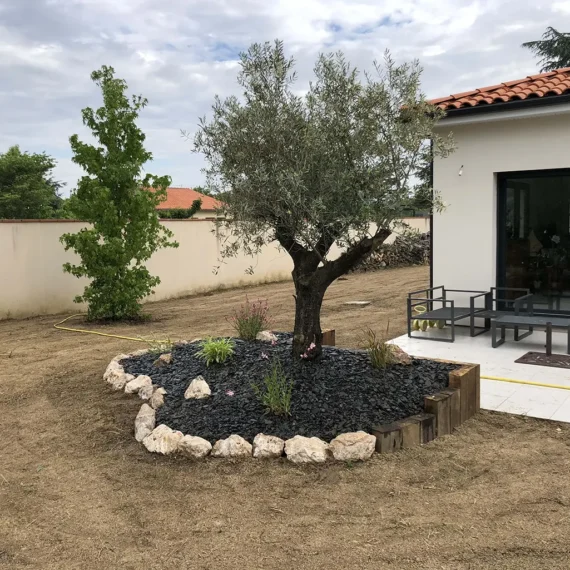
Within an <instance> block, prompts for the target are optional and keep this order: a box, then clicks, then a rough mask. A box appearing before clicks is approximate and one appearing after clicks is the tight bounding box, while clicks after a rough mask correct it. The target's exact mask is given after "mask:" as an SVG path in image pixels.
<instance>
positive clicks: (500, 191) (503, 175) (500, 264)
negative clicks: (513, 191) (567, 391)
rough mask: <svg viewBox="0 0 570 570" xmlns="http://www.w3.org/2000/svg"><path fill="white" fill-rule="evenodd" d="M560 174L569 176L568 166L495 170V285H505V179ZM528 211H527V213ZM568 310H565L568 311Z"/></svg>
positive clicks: (550, 176)
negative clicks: (506, 170) (507, 170)
mask: <svg viewBox="0 0 570 570" xmlns="http://www.w3.org/2000/svg"><path fill="white" fill-rule="evenodd" d="M561 176H568V177H570V167H569V168H545V169H541V170H515V171H511V172H497V173H496V177H497V198H496V200H497V202H496V203H497V219H496V221H495V223H496V226H495V227H496V231H497V247H496V252H497V259H496V267H495V270H496V279H495V285H496V287H505V285H506V271H505V266H506V261H507V224H506V214H507V180H517V179H525V178H556V177H561ZM528 214H529V212H527V215H528ZM540 312H541V313H545V314H547V313H555V314H560V312H559V311H549V310H548V309H544V310H542V309H541V311H540ZM568 312H569V311H565V313H568Z"/></svg>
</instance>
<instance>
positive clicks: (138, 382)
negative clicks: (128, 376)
mask: <svg viewBox="0 0 570 570" xmlns="http://www.w3.org/2000/svg"><path fill="white" fill-rule="evenodd" d="M144 386H152V380H151V378H150V376H145V375H144V374H141V375H140V376H137V377H136V378H134V379H133V380H131V381H130V382H128V383H127V384H126V386H125V394H136V393H137V392H138V391H139V390H140V389H141V388H143V387H144ZM151 395H152V394H151ZM149 397H150V396H149Z"/></svg>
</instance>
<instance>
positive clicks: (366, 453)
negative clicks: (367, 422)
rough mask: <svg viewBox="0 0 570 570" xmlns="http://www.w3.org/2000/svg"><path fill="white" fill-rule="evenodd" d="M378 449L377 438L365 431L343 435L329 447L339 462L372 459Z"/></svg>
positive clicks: (336, 438) (335, 439)
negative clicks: (375, 449)
mask: <svg viewBox="0 0 570 570" xmlns="http://www.w3.org/2000/svg"><path fill="white" fill-rule="evenodd" d="M375 447H376V438H375V437H374V436H373V435H370V434H368V433H366V432H364V431H357V432H351V433H343V434H341V435H339V436H337V437H335V438H334V439H333V440H332V441H331V443H330V446H329V449H330V450H331V452H332V454H333V457H334V458H335V459H336V460H337V461H364V460H365V459H370V457H372V454H373V453H374V448H375Z"/></svg>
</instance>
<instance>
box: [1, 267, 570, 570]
mask: <svg viewBox="0 0 570 570" xmlns="http://www.w3.org/2000/svg"><path fill="white" fill-rule="evenodd" d="M426 282H427V270H426V269H425V268H419V269H418V268H412V269H401V270H391V271H385V272H380V273H375V274H366V275H361V276H350V277H349V278H348V280H347V281H341V282H338V283H336V284H334V285H333V286H332V287H331V289H330V291H329V293H328V294H327V297H326V299H325V305H324V310H323V324H324V325H325V326H327V327H334V328H336V329H337V331H338V333H337V334H338V337H337V338H338V344H340V345H343V346H355V345H356V344H357V338H358V335H359V333H360V331H361V330H362V329H363V328H364V327H366V326H371V327H373V328H376V329H377V330H381V329H382V327H385V326H386V323H387V321H388V320H390V323H391V331H392V334H393V335H396V334H401V333H402V332H403V327H404V318H403V317H404V296H405V295H404V294H405V292H406V291H408V290H411V289H413V288H419V287H421V286H424V284H425V283H426ZM292 292H293V291H292V285H291V284H290V283H281V284H274V285H267V286H263V287H258V288H256V289H254V290H249V291H248V293H249V294H250V296H257V295H259V296H262V297H267V298H268V299H269V302H270V305H271V307H272V311H273V314H274V315H275V327H274V328H276V329H281V330H285V329H290V328H291V326H292V315H293V298H292ZM243 298H244V291H243V290H241V291H238V290H234V291H226V292H222V293H216V294H213V295H210V296H203V297H195V298H189V299H178V300H173V301H168V302H162V303H157V304H154V305H152V306H150V312H151V313H152V315H153V317H154V319H155V320H154V321H153V322H152V323H148V324H144V325H136V326H124V325H123V326H112V327H111V326H109V327H105V330H106V331H108V332H113V333H122V334H125V333H126V334H127V336H131V335H134V336H136V335H149V334H153V333H155V334H157V335H158V334H159V333H162V334H164V333H168V334H171V335H172V337H174V338H192V337H195V336H201V335H205V334H209V333H214V334H223V333H228V332H230V329H229V326H228V324H227V322H226V320H225V317H226V316H227V315H228V314H229V313H230V312H231V310H232V308H233V307H235V306H237V305H239V303H241V302H242V300H243ZM347 299H361V300H362V299H363V300H371V301H372V302H373V304H372V305H371V306H369V307H367V308H364V309H362V308H361V309H358V308H356V309H355V308H349V307H346V306H344V305H343V302H344V301H345V300H347ZM57 320H58V319H57V318H56V317H43V318H34V319H29V320H19V321H4V322H0V365H1V369H0V370H1V373H0V426H1V427H0V568H6V569H10V570H16V569H38V570H40V569H41V570H56V569H57V570H68V569H77V570H79V569H80V570H95V569H97V570H100V569H103V570H109V569H115V568H117V569H118V568H120V569H122V570H130V569H132V570H135V569H137V570H138V569H148V570H158V569H160V570H169V569H172V570H174V569H176V570H179V569H192V570H201V569H204V570H205V569H211V570H230V569H232V570H233V569H236V568H242V569H244V570H256V569H282V568H290V569H317V568H318V569H327V570H330V569H345V568H351V569H374V570H377V569H400V568H401V569H449V570H461V569H477V570H479V569H491V568H492V569H495V570H497V569H507V568H508V569H517V570H525V569H528V570H530V569H532V570H536V569H541V568H549V569H567V568H568V567H569V566H570V541H569V538H568V537H569V536H570V487H569V485H568V477H569V474H570V450H569V444H570V431H569V430H568V427H567V426H566V425H563V424H561V425H560V426H559V425H557V424H554V423H549V422H541V421H534V420H530V419H524V418H516V417H510V416H507V415H498V414H490V413H481V414H480V415H479V416H477V417H476V418H474V419H472V420H470V421H469V422H468V423H467V424H465V425H464V426H463V427H462V428H461V430H459V431H458V432H457V433H456V434H455V435H453V436H449V437H446V438H443V439H441V440H439V441H436V442H433V443H431V444H429V445H427V446H425V447H423V448H420V449H417V450H413V451H408V452H403V453H398V454H396V455H393V456H376V457H375V458H374V459H373V460H371V461H370V462H368V463H365V464H362V465H355V466H349V465H344V464H342V465H336V464H330V465H327V466H325V467H321V468H307V469H302V468H297V467H294V466H292V465H291V464H289V463H287V462H286V461H277V462H269V463H258V462H254V461H247V462H243V463H236V464H230V463H228V462H226V461H216V460H208V461H205V462H203V463H195V464H193V463H191V462H189V461H187V460H179V459H176V458H164V457H157V456H154V455H151V454H149V453H147V452H146V451H145V450H144V448H143V447H142V446H141V445H139V444H137V443H136V442H135V441H134V438H133V437H132V430H133V421H134V417H135V414H136V412H137V408H138V407H139V406H140V402H137V400H136V399H133V398H132V397H128V396H125V395H123V394H120V393H114V392H111V390H110V389H109V388H108V387H107V386H106V385H105V384H104V383H103V381H102V378H101V376H102V374H103V371H104V369H105V367H106V365H107V363H108V362H109V360H110V359H111V358H112V357H113V356H114V355H116V354H117V353H119V352H125V351H130V350H133V349H135V348H140V347H139V346H138V345H136V343H133V342H129V341H121V340H117V339H110V338H103V337H99V336H93V335H82V334H75V333H67V332H60V331H56V330H55V329H53V327H52V325H53V323H55V322H56V321H57Z"/></svg>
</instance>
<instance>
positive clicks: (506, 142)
mask: <svg viewBox="0 0 570 570" xmlns="http://www.w3.org/2000/svg"><path fill="white" fill-rule="evenodd" d="M487 117H488V115H487ZM444 125H445V123H441V126H440V127H439V129H440V131H441V132H442V133H446V132H449V131H452V132H453V134H454V138H455V142H456V145H457V149H456V151H455V152H454V153H453V154H452V155H451V156H449V157H448V158H445V159H436V160H435V163H434V188H435V189H436V190H438V191H440V193H441V195H442V198H443V200H444V201H445V202H446V203H447V204H448V206H447V208H446V209H445V211H444V212H442V213H441V214H434V221H433V244H434V251H433V285H434V286H438V285H445V286H446V287H447V288H456V289H477V290H479V289H483V290H485V289H488V288H489V287H492V286H494V285H496V273H497V270H496V266H497V173H500V172H511V171H524V170H543V169H553V168H570V114H561V115H556V116H542V117H536V118H523V119H517V120H498V121H493V122H482V123H471V124H461V125H460V124H456V125H453V126H452V127H447V128H446V127H444ZM460 169H462V175H461V176H460V175H459V172H460Z"/></svg>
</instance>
